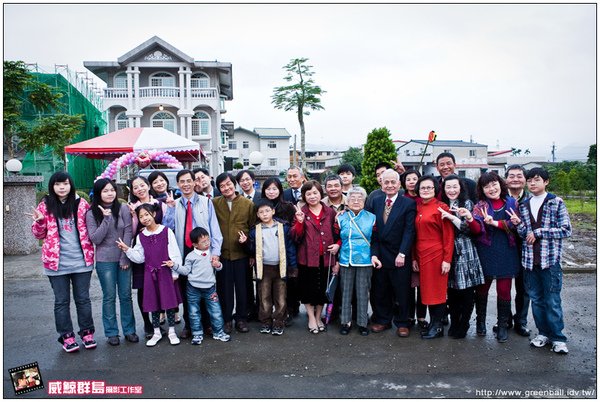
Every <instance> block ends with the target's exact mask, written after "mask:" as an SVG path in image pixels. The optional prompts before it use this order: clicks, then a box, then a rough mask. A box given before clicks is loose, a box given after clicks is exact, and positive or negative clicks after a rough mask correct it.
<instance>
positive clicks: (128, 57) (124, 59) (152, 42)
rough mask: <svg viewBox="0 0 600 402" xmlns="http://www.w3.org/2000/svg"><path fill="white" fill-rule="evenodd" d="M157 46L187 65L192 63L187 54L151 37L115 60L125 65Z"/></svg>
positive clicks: (157, 38)
mask: <svg viewBox="0 0 600 402" xmlns="http://www.w3.org/2000/svg"><path fill="white" fill-rule="evenodd" d="M157 45H158V46H160V47H162V48H163V49H165V50H167V51H168V52H169V53H172V54H173V55H174V56H177V57H179V58H180V59H181V60H183V61H185V62H188V63H193V62H194V58H193V57H190V56H188V55H187V54H185V53H183V52H182V51H181V50H179V49H177V48H176V47H175V46H173V45H171V44H169V43H167V42H165V41H164V40H162V39H161V38H159V37H158V36H153V37H151V38H150V39H148V40H147V41H146V42H144V43H142V44H141V45H139V46H138V47H136V48H135V49H133V50H130V51H129V52H127V53H125V54H124V55H123V56H121V57H119V58H118V59H117V61H118V62H119V63H120V64H126V63H128V62H130V61H132V60H133V59H134V58H136V57H137V56H138V55H139V54H140V53H145V52H147V51H148V50H150V49H153V48H155V47H156V46H157Z"/></svg>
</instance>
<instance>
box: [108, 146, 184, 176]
mask: <svg viewBox="0 0 600 402" xmlns="http://www.w3.org/2000/svg"><path fill="white" fill-rule="evenodd" d="M152 161H156V162H160V163H164V164H165V165H167V166H168V167H170V168H172V169H183V165H182V164H181V162H179V161H178V160H177V158H175V157H174V156H173V155H170V154H168V153H167V152H164V151H133V152H129V153H128V154H125V155H123V156H120V157H118V158H117V159H115V160H114V161H112V162H111V163H110V165H108V166H107V167H106V169H105V170H104V172H103V173H102V174H101V175H100V176H98V177H97V178H96V180H98V179H111V180H112V179H114V178H115V176H116V174H117V172H118V171H119V169H121V168H122V167H125V166H129V165H133V164H136V165H138V166H139V167H141V168H145V167H147V166H148V165H150V163H152Z"/></svg>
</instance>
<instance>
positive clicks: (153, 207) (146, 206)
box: [135, 203, 158, 218]
mask: <svg viewBox="0 0 600 402" xmlns="http://www.w3.org/2000/svg"><path fill="white" fill-rule="evenodd" d="M142 209H143V210H145V211H146V212H148V213H149V214H150V215H152V214H155V213H156V212H158V204H148V203H146V204H141V205H138V206H137V208H136V209H135V216H137V217H138V218H139V217H140V212H141V211H142Z"/></svg>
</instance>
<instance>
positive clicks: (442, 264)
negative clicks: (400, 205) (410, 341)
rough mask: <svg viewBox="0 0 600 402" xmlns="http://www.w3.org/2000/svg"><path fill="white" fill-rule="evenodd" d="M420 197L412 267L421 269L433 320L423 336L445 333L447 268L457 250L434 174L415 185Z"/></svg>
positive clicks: (423, 293) (424, 297) (424, 299)
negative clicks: (443, 216) (438, 195)
mask: <svg viewBox="0 0 600 402" xmlns="http://www.w3.org/2000/svg"><path fill="white" fill-rule="evenodd" d="M416 190H417V194H418V195H419V197H420V200H418V201H417V215H416V218H415V230H416V232H417V238H416V241H415V252H414V254H413V255H414V256H415V259H414V260H413V270H415V271H419V275H420V278H419V279H420V284H421V300H422V302H423V304H425V305H427V306H429V317H430V320H431V322H430V324H429V327H428V328H427V331H423V332H422V333H421V337H422V338H423V339H433V338H439V337H442V336H444V325H443V324H442V318H443V316H444V312H445V309H446V292H447V289H448V272H449V271H450V265H451V263H452V254H453V252H454V228H453V227H452V223H451V222H450V221H448V220H446V219H442V213H441V211H442V210H443V211H448V210H449V209H448V206H447V205H446V204H444V203H443V202H441V201H439V200H437V198H436V197H437V194H438V193H439V191H440V185H439V183H438V181H437V180H436V179H435V178H434V177H433V176H423V177H421V178H420V179H419V181H418V182H417V186H416Z"/></svg>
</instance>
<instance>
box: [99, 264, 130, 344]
mask: <svg viewBox="0 0 600 402" xmlns="http://www.w3.org/2000/svg"><path fill="white" fill-rule="evenodd" d="M96 273H97V274H98V279H100V286H101V287H102V324H103V325H104V335H105V336H106V337H107V338H108V337H110V336H119V325H118V324H117V309H116V302H117V300H116V299H117V292H118V295H119V308H120V313H121V314H120V316H121V327H122V328H123V335H130V334H133V333H135V318H134V315H133V304H132V302H131V268H128V269H121V267H120V266H119V262H100V261H98V262H96Z"/></svg>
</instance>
